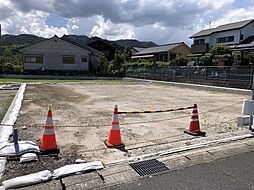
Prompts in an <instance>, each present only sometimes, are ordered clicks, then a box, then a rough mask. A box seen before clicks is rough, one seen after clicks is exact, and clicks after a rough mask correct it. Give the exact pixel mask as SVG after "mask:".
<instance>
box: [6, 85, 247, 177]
mask: <svg viewBox="0 0 254 190" xmlns="http://www.w3.org/2000/svg"><path fill="white" fill-rule="evenodd" d="M244 98H248V97H247V96H244V95H237V94H229V93H221V92H214V91H205V90H195V89H189V88H178V87H172V86H169V85H155V84H151V83H137V82H131V83H130V82H128V83H125V82H124V81H123V82H121V83H114V84H111V83H105V84H103V83H87V84H75V85H74V84H71V85H70V84H40V85H39V84H37V85H28V86H27V89H26V92H25V96H24V102H23V106H22V108H21V111H20V114H19V117H18V120H17V123H16V125H17V127H18V128H19V129H20V130H19V134H20V139H22V140H32V141H36V142H38V143H39V141H40V139H41V135H42V133H43V127H42V126H43V123H44V122H45V119H46V114H47V109H48V105H49V104H51V105H52V111H53V120H54V122H55V125H56V134H57V142H58V145H59V147H60V149H61V153H60V155H59V158H58V159H55V158H52V157H48V156H40V157H39V161H38V162H35V163H30V164H25V165H22V166H21V165H19V164H18V162H17V161H10V162H9V163H8V164H7V170H6V175H5V177H4V178H9V177H13V176H16V175H22V174H26V173H31V172H34V171H40V170H43V169H50V170H52V169H53V168H57V167H59V166H62V165H64V164H70V163H74V161H75V159H77V158H81V159H85V160H88V161H90V160H101V161H103V162H105V163H107V162H110V161H114V160H117V159H124V158H125V157H130V156H135V155H141V154H144V153H149V152H153V151H158V150H161V149H165V148H171V147H177V146H184V145H190V144H193V143H197V142H204V141H208V140H211V139H218V138H222V137H225V136H231V135H235V134H242V133H246V132H247V130H245V129H242V128H237V125H236V119H237V117H238V116H239V115H240V114H241V107H242V101H243V99H244ZM194 103H196V104H198V111H199V117H200V123H201V129H202V130H203V131H206V132H207V136H206V137H201V138H193V137H191V136H189V135H187V134H185V133H183V131H184V130H185V129H188V126H189V122H190V117H191V112H192V110H184V111H177V112H170V113H152V114H137V115H121V116H120V126H121V133H122V140H123V141H124V143H125V144H126V147H125V148H126V149H125V150H118V149H107V148H105V145H104V143H103V141H104V140H105V139H107V136H108V132H109V130H110V128H111V117H112V111H113V108H114V105H115V104H118V106H119V111H144V110H161V109H170V108H180V107H188V106H192V105H193V104H194ZM23 126H27V128H26V129H24V127H23ZM155 145H156V146H155ZM14 171H15V172H14Z"/></svg>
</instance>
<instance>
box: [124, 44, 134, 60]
mask: <svg viewBox="0 0 254 190" xmlns="http://www.w3.org/2000/svg"><path fill="white" fill-rule="evenodd" d="M123 54H124V58H125V60H126V61H127V62H130V60H131V55H132V53H131V48H130V47H128V46H127V47H125V48H124V51H123Z"/></svg>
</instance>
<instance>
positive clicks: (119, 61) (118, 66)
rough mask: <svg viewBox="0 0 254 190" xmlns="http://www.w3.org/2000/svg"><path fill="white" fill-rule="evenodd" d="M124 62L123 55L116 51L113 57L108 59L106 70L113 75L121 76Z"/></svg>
mask: <svg viewBox="0 0 254 190" xmlns="http://www.w3.org/2000/svg"><path fill="white" fill-rule="evenodd" d="M124 64H125V57H124V55H123V54H121V53H116V55H115V58H114V59H113V60H112V61H110V63H109V67H108V71H109V72H110V74H111V75H114V76H123V75H124V71H125V69H124Z"/></svg>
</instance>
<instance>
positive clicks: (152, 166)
mask: <svg viewBox="0 0 254 190" xmlns="http://www.w3.org/2000/svg"><path fill="white" fill-rule="evenodd" d="M129 165H130V166H131V167H132V168H133V169H134V170H135V171H136V172H137V173H138V174H139V175H140V176H145V175H150V174H155V173H159V172H163V171H167V170H169V168H167V167H166V166H165V164H164V163H162V162H159V161H158V160H156V159H152V160H146V161H142V162H136V163H133V164H129Z"/></svg>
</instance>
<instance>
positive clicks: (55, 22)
mask: <svg viewBox="0 0 254 190" xmlns="http://www.w3.org/2000/svg"><path fill="white" fill-rule="evenodd" d="M67 22H68V20H67V19H65V18H63V17H61V16H58V15H56V14H51V13H50V14H49V16H48V17H47V19H46V24H47V25H49V26H53V27H64V26H66V24H67Z"/></svg>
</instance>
